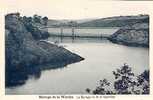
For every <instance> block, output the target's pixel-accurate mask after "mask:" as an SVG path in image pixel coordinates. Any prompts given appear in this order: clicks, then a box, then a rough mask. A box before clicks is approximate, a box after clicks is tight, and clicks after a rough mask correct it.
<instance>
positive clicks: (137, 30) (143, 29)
mask: <svg viewBox="0 0 153 100" xmlns="http://www.w3.org/2000/svg"><path fill="white" fill-rule="evenodd" d="M109 40H111V41H112V42H114V43H118V44H123V45H128V46H142V47H149V24H148V23H136V24H133V25H132V26H126V27H122V28H121V29H119V30H118V31H117V32H115V33H114V34H113V35H112V36H111V37H110V38H109Z"/></svg>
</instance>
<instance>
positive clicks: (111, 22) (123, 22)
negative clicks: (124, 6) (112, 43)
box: [78, 15, 149, 27]
mask: <svg viewBox="0 0 153 100" xmlns="http://www.w3.org/2000/svg"><path fill="white" fill-rule="evenodd" d="M143 22H149V16H148V15H137V16H116V17H107V18H101V19H96V20H92V21H87V22H84V23H80V24H78V26H79V27H123V26H127V25H133V24H135V23H143Z"/></svg>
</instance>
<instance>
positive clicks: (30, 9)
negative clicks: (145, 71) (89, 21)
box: [3, 0, 152, 19]
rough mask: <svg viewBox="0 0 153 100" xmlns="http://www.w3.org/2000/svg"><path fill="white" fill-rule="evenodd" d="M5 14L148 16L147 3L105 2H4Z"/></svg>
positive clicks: (53, 16) (99, 0) (20, 0)
mask: <svg viewBox="0 0 153 100" xmlns="http://www.w3.org/2000/svg"><path fill="white" fill-rule="evenodd" d="M3 2H4V4H5V8H6V9H5V12H6V13H12V12H20V13H21V15H26V16H33V15H34V14H38V15H41V16H47V17H48V18H49V19H84V18H104V17H111V16H124V15H137V14H149V13H150V11H151V10H150V9H151V8H152V3H150V2H151V1H150V2H149V1H142V2H140V1H139V2H138V1H116V0H115V1H114V0H113V1H110V0H109V1H106V0H5V1H3Z"/></svg>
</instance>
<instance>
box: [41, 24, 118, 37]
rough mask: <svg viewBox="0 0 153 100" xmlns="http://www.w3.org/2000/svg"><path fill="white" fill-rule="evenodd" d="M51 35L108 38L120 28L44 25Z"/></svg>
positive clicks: (44, 28)
mask: <svg viewBox="0 0 153 100" xmlns="http://www.w3.org/2000/svg"><path fill="white" fill-rule="evenodd" d="M41 29H43V30H45V31H47V32H49V34H50V35H51V36H57V37H73V38H75V37H79V38H108V37H109V36H110V35H112V34H113V33H115V32H116V31H117V30H118V29H119V28H116V27H49V26H47V27H43V28H41Z"/></svg>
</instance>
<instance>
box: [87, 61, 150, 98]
mask: <svg viewBox="0 0 153 100" xmlns="http://www.w3.org/2000/svg"><path fill="white" fill-rule="evenodd" d="M113 75H114V78H115V81H114V82H113V83H111V82H109V81H108V80H107V79H103V80H100V81H99V85H98V86H97V87H96V88H95V89H94V90H91V89H89V88H87V89H86V92H88V93H91V94H102V95H112V94H149V92H150V85H149V70H145V71H144V72H143V73H141V74H140V75H138V76H135V74H134V73H133V72H132V69H131V67H129V66H128V65H127V64H124V65H123V66H122V67H121V68H120V69H116V71H113ZM111 87H112V88H111Z"/></svg>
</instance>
